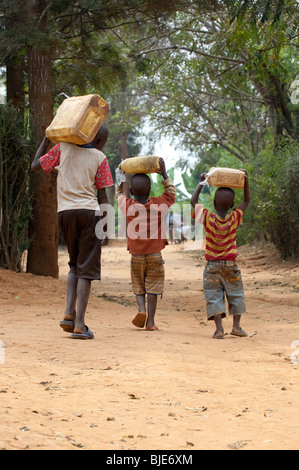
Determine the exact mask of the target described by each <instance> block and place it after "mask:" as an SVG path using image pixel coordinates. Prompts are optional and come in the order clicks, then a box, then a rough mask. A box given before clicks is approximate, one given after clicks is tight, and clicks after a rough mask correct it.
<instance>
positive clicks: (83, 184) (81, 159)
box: [40, 142, 114, 212]
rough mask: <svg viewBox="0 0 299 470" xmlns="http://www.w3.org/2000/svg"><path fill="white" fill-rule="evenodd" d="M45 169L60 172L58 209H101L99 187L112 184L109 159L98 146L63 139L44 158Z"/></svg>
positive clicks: (41, 160) (43, 166)
mask: <svg viewBox="0 0 299 470" xmlns="http://www.w3.org/2000/svg"><path fill="white" fill-rule="evenodd" d="M40 163H41V166H42V168H43V169H44V171H46V172H50V171H53V170H54V169H56V170H57V171H58V179H57V202H58V212H62V211H66V210H74V209H89V210H99V203H98V199H97V191H96V190H97V189H104V188H108V187H110V186H113V185H114V183H113V179H112V175H111V171H110V168H109V164H108V160H107V158H106V156H105V155H104V153H103V152H101V151H100V150H97V149H95V148H86V147H80V146H78V145H74V144H68V143H65V142H62V143H61V144H58V145H56V146H55V147H53V148H52V149H51V150H50V151H49V152H48V153H47V154H46V155H44V156H43V157H41V159H40Z"/></svg>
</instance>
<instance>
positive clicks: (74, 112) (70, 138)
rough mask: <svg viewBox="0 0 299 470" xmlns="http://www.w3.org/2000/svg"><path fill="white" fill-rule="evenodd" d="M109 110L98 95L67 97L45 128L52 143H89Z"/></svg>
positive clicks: (107, 105)
mask: <svg viewBox="0 0 299 470" xmlns="http://www.w3.org/2000/svg"><path fill="white" fill-rule="evenodd" d="M108 112H109V104H108V103H107V101H105V100H104V99H103V98H101V97H100V96H99V95H86V96H75V97H73V98H67V99H66V100H64V102H63V103H62V104H61V106H60V107H59V108H58V110H57V113H56V116H55V118H54V119H53V121H52V123H51V124H50V126H49V127H48V128H47V129H46V136H47V137H48V139H50V140H51V141H52V142H53V143H55V144H58V143H60V142H69V143H71V144H78V145H84V144H89V143H90V142H92V141H93V139H94V138H95V136H96V134H97V132H98V131H99V129H100V127H101V126H102V124H103V123H104V121H105V119H106V117H107V114H108Z"/></svg>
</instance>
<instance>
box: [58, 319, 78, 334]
mask: <svg viewBox="0 0 299 470" xmlns="http://www.w3.org/2000/svg"><path fill="white" fill-rule="evenodd" d="M59 326H60V327H61V328H62V329H63V331H65V332H66V333H73V332H74V328H75V323H74V322H73V321H70V320H63V321H61V322H60V324H59Z"/></svg>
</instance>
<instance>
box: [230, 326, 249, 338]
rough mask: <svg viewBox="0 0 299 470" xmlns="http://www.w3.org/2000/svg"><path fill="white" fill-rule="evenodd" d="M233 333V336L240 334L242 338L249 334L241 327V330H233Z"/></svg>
mask: <svg viewBox="0 0 299 470" xmlns="http://www.w3.org/2000/svg"><path fill="white" fill-rule="evenodd" d="M231 335H232V336H239V337H240V338H247V336H248V334H247V333H246V331H244V330H242V328H240V331H234V330H233V331H232V332H231Z"/></svg>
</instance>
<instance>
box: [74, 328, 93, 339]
mask: <svg viewBox="0 0 299 470" xmlns="http://www.w3.org/2000/svg"><path fill="white" fill-rule="evenodd" d="M85 328H86V330H87V331H86V333H73V334H72V336H71V338H73V339H94V334H93V332H92V331H91V330H90V329H89V328H88V326H86V325H85Z"/></svg>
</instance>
